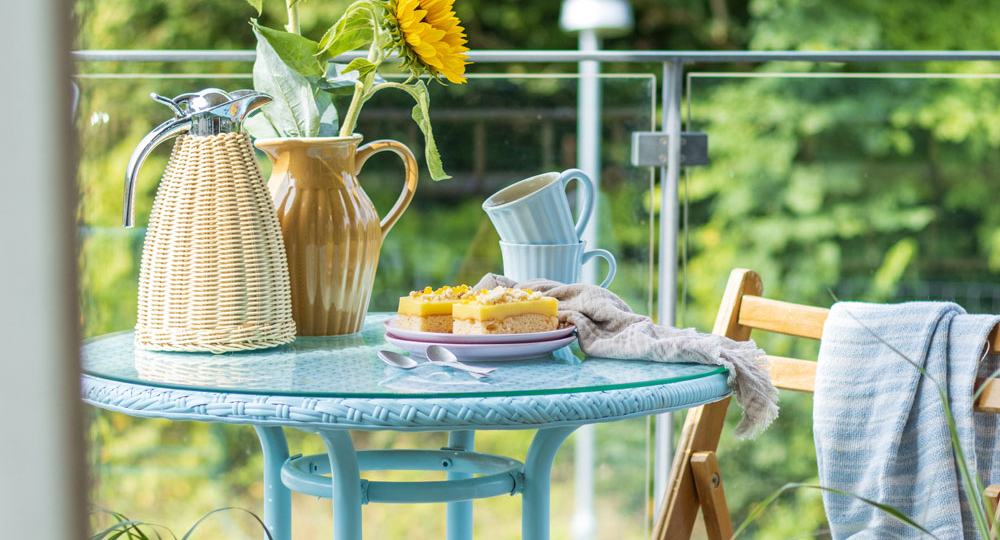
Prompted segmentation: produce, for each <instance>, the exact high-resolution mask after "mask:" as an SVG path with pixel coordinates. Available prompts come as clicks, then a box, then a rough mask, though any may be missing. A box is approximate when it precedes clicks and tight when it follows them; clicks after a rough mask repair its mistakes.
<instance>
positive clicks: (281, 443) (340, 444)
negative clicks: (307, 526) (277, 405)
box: [256, 426, 576, 540]
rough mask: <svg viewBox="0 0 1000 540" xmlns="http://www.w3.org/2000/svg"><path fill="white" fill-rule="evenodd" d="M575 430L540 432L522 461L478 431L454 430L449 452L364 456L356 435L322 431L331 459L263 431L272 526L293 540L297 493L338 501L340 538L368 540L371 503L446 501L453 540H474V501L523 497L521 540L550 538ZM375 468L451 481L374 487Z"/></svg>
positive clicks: (267, 513)
mask: <svg viewBox="0 0 1000 540" xmlns="http://www.w3.org/2000/svg"><path fill="white" fill-rule="evenodd" d="M575 429H576V426H559V427H551V428H544V429H539V430H538V432H537V433H536V434H535V437H534V438H533V439H532V441H531V446H530V447H529V449H528V455H527V457H526V458H525V460H524V463H521V462H520V461H517V460H515V459H511V458H507V457H502V456H495V455H491V454H481V453H477V452H474V451H473V442H474V437H475V432H474V431H453V432H451V433H450V435H449V438H448V444H449V446H448V447H446V448H442V449H441V450H372V451H358V450H356V449H355V447H354V442H353V441H352V439H351V435H350V433H349V432H347V431H345V430H319V431H317V433H318V434H319V436H320V437H321V438H322V439H323V442H324V444H325V445H326V448H327V454H326V455H322V454H319V455H313V456H301V455H297V456H291V457H289V455H288V444H287V442H286V441H285V434H284V431H283V430H282V428H280V427H256V430H257V434H258V436H259V437H260V440H261V445H262V446H263V449H264V523H265V524H266V525H267V527H268V529H269V530H270V531H271V534H272V536H273V538H274V540H290V538H291V528H292V527H291V494H292V491H295V492H297V493H305V494H307V495H313V496H316V497H323V498H330V499H333V538H334V540H361V538H362V524H361V507H362V506H363V505H365V504H368V503H373V502H382V503H442V502H445V503H448V507H447V531H448V532H447V539H448V540H471V538H472V501H473V500H475V499H483V498H488V497H496V496H500V495H515V494H518V493H520V494H521V537H522V538H523V539H525V540H547V539H548V537H549V479H550V475H551V471H552V462H553V460H554V459H555V456H556V452H557V451H558V450H559V447H560V445H561V444H562V442H563V441H564V440H566V438H567V437H568V436H569V435H570V433H572V432H573V430H575ZM375 470H379V471H381V470H410V471H442V472H446V473H447V479H446V480H444V481H432V482H373V481H369V480H365V479H363V478H361V471H375ZM327 474H329V475H330V476H326V475H327ZM476 475H480V476H478V477H476Z"/></svg>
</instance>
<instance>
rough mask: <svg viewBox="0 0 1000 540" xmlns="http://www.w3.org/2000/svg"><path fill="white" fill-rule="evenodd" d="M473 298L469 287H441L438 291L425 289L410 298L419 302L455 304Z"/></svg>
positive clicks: (412, 293)
mask: <svg viewBox="0 0 1000 540" xmlns="http://www.w3.org/2000/svg"><path fill="white" fill-rule="evenodd" d="M471 296H472V292H471V290H470V289H469V286H468V285H459V286H457V287H441V288H439V289H437V290H434V289H432V288H430V287H425V288H424V290H422V291H411V292H410V298H412V299H414V300H416V301H418V302H454V301H457V300H463V299H465V298H468V297H471Z"/></svg>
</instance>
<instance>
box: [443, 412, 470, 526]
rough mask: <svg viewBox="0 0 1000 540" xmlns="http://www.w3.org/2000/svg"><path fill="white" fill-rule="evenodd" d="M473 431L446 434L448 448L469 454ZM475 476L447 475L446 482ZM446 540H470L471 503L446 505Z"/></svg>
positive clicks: (464, 474) (465, 474)
mask: <svg viewBox="0 0 1000 540" xmlns="http://www.w3.org/2000/svg"><path fill="white" fill-rule="evenodd" d="M475 438H476V432H475V431H452V432H451V433H449V434H448V448H455V449H461V450H465V451H467V452H471V451H472V450H473V446H474V444H475ZM473 476H475V475H474V474H471V473H453V472H450V473H448V480H464V479H466V478H472V477H473ZM446 530H447V539H448V540H472V501H458V502H450V503H448V526H447V529H446Z"/></svg>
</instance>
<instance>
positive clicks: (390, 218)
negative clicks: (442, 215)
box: [354, 139, 418, 238]
mask: <svg viewBox="0 0 1000 540" xmlns="http://www.w3.org/2000/svg"><path fill="white" fill-rule="evenodd" d="M379 152H392V153H393V154H396V155H397V156H399V159H401V160H403V167H404V168H405V174H406V180H405V183H404V184H403V191H402V192H401V193H400V194H399V198H398V199H396V204H394V205H392V209H391V210H389V213H388V214H386V215H385V217H384V218H382V222H381V224H380V225H381V226H382V237H383V238H385V235H386V234H387V233H388V232H389V229H391V228H392V226H393V225H395V224H396V220H397V219H399V217H400V216H402V215H403V212H404V211H405V210H406V207H407V206H410V201H412V200H413V194H414V193H415V192H416V191H417V178H418V169H417V160H416V158H414V157H413V152H410V149H409V148H407V147H406V145H405V144H403V143H401V142H399V141H393V140H391V139H382V140H378V141H372V142H370V143H368V144H366V145H364V146H362V147H360V148H358V151H357V152H356V153H355V154H354V174H360V173H361V167H364V165H365V162H366V161H368V158H370V157H372V156H373V155H375V154H377V153H379Z"/></svg>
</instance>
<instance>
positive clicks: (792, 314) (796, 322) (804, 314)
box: [730, 269, 1000, 413]
mask: <svg viewBox="0 0 1000 540" xmlns="http://www.w3.org/2000/svg"><path fill="white" fill-rule="evenodd" d="M746 273H752V271H751V270H742V269H737V270H733V273H732V274H731V278H730V279H731V281H730V283H732V279H733V278H736V279H739V280H742V279H743V276H744V275H745V274H746ZM829 313H830V310H829V309H826V308H819V307H813V306H805V305H802V304H792V303H789V302H782V301H780V300H771V299H769V298H764V297H762V296H758V295H752V294H743V295H740V297H739V304H738V308H737V316H736V320H737V323H738V324H739V325H740V326H743V327H746V328H750V329H757V330H766V331H768V332H775V333H778V334H786V335H789V336H796V337H803V338H809V339H815V340H819V339H820V337H822V335H823V323H825V322H826V317H827V315H829ZM997 330H998V329H997V328H994V329H993V332H992V333H991V334H990V338H989V349H990V352H991V353H996V352H997V351H998V350H1000V332H998V331H997ZM768 360H769V361H770V364H771V380H772V382H774V385H775V386H777V387H778V388H780V389H782V390H794V391H797V392H812V391H813V390H814V389H815V385H816V362H815V361H810V360H801V359H798V358H784V357H781V356H768ZM982 384H986V385H987V386H986V389H985V390H983V393H982V394H981V395H980V397H979V399H978V400H977V402H976V410H977V411H979V412H993V413H1000V386H998V385H1000V382H998V381H992V380H991V381H983V380H980V381H979V384H977V388H978V387H979V386H980V385H982Z"/></svg>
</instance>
